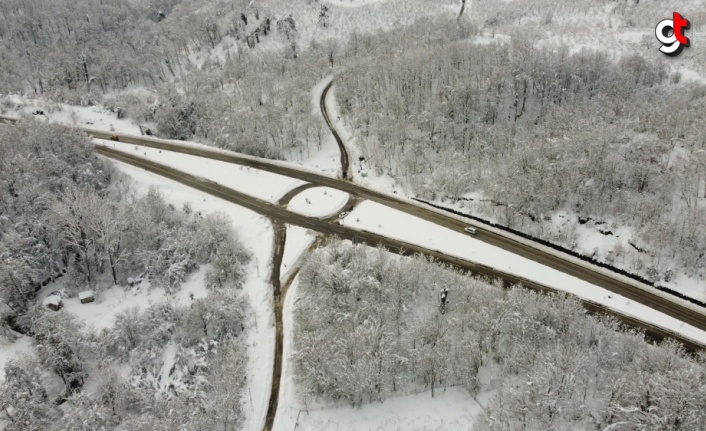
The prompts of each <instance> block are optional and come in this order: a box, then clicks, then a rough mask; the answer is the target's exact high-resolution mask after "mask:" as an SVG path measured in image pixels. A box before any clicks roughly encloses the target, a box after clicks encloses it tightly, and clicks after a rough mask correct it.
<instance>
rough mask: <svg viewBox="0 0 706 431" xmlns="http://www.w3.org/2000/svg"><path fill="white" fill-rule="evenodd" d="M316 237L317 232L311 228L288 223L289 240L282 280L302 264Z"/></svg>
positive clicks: (283, 262)
mask: <svg viewBox="0 0 706 431" xmlns="http://www.w3.org/2000/svg"><path fill="white" fill-rule="evenodd" d="M315 239H316V234H315V233H314V232H312V231H311V230H309V229H306V228H303V227H299V226H291V225H287V241H286V242H285V244H284V254H283V256H282V267H281V268H280V281H284V280H286V279H287V278H288V277H289V274H290V273H291V272H292V270H293V269H295V268H297V267H298V266H299V265H300V263H301V259H302V258H303V253H304V252H305V251H306V250H307V249H308V248H309V247H310V246H311V244H313V243H314V240H315Z"/></svg>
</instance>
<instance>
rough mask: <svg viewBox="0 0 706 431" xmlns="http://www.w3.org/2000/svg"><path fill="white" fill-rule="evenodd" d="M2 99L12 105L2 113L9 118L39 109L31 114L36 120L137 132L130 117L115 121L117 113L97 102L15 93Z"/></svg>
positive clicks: (136, 127) (137, 127)
mask: <svg viewBox="0 0 706 431" xmlns="http://www.w3.org/2000/svg"><path fill="white" fill-rule="evenodd" d="M2 100H4V101H5V102H6V103H11V104H12V106H14V109H10V110H9V111H8V112H7V113H5V115H6V116H8V117H15V118H17V117H19V116H20V115H24V114H27V115H32V114H34V113H35V112H37V111H41V112H42V114H41V115H33V118H34V119H35V120H37V121H43V122H47V123H56V124H63V125H65V126H69V127H89V128H93V129H100V130H105V131H110V132H119V133H129V134H133V135H139V134H140V128H139V126H138V125H136V124H134V123H133V122H132V120H130V119H129V118H124V119H120V120H118V118H117V114H116V113H114V112H111V111H109V110H108V109H106V108H104V107H103V106H100V105H95V106H74V105H68V104H66V103H55V102H47V101H45V100H42V99H32V98H27V97H21V96H14V95H13V96H6V97H4V98H3V99H2Z"/></svg>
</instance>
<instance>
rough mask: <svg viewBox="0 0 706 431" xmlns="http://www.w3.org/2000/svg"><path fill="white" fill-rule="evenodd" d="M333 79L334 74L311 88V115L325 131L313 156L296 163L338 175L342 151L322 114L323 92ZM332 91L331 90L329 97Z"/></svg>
mask: <svg viewBox="0 0 706 431" xmlns="http://www.w3.org/2000/svg"><path fill="white" fill-rule="evenodd" d="M332 79H333V75H329V76H327V77H325V78H324V79H322V80H321V81H319V82H318V83H317V84H316V85H315V86H314V88H313V89H312V90H311V115H312V116H314V117H315V118H317V119H318V120H319V121H320V127H321V130H322V133H323V137H322V139H321V146H320V147H319V148H317V149H316V151H314V153H313V154H312V155H311V157H309V158H307V159H304V160H297V161H295V163H297V164H300V165H302V166H306V167H308V168H311V169H315V170H317V171H320V172H321V173H324V174H326V175H329V176H333V177H335V176H338V175H339V174H340V172H341V152H340V150H339V149H338V144H337V143H336V139H335V138H334V137H333V135H332V134H331V132H330V131H329V128H328V126H327V125H326V121H325V120H324V117H323V115H322V114H321V107H320V104H319V102H320V101H321V93H323V91H324V89H325V88H326V86H327V85H328V84H329V83H330V82H331V80H332ZM330 94H331V92H330V91H329V94H328V95H329V97H330Z"/></svg>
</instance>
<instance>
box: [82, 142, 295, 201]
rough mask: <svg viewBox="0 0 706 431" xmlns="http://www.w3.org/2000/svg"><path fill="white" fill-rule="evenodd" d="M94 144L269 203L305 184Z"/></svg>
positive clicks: (128, 146) (117, 145)
mask: <svg viewBox="0 0 706 431" xmlns="http://www.w3.org/2000/svg"><path fill="white" fill-rule="evenodd" d="M96 143H97V145H102V146H106V147H112V148H115V149H116V150H118V151H121V152H124V153H127V154H132V155H135V156H139V157H142V158H144V159H147V160H151V161H154V162H158V163H162V164H165V165H168V166H171V167H173V168H174V169H179V170H180V171H183V172H186V173H189V174H192V175H198V176H201V177H204V178H206V179H209V180H211V181H215V182H217V183H218V184H221V185H223V186H226V187H229V188H231V189H233V190H237V191H239V192H241V193H245V194H247V195H250V196H253V197H256V198H258V199H262V200H265V201H268V202H270V203H275V202H277V201H278V200H279V199H280V198H281V197H282V196H284V195H285V194H286V193H287V192H288V191H290V190H292V189H294V188H296V187H299V186H300V185H302V184H305V182H304V181H301V180H297V179H294V178H289V177H284V176H282V175H277V174H273V173H270V172H265V171H261V170H258V169H253V168H250V167H247V166H240V165H235V164H232V163H227V162H222V161H220V160H213V159H207V158H204V157H196V156H192V155H189V154H182V153H176V152H173V151H166V150H158V149H156V148H149V147H143V146H141V145H133V144H124V143H120V142H112V141H101V140H97V141H96Z"/></svg>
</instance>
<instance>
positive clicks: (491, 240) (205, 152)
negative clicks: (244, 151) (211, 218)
mask: <svg viewBox="0 0 706 431" xmlns="http://www.w3.org/2000/svg"><path fill="white" fill-rule="evenodd" d="M325 94H326V92H324V94H323V96H325ZM323 100H324V97H322V99H321V102H322V103H321V106H322V108H323V109H324V110H325V103H323ZM326 117H328V115H325V118H326ZM0 122H5V123H8V124H14V123H15V120H14V119H11V118H6V117H1V116H0ZM83 130H84V132H86V133H87V134H89V135H91V136H93V137H94V138H98V139H105V140H113V141H119V142H123V143H130V144H135V145H143V146H146V147H151V148H157V149H162V150H167V151H174V152H178V153H183V154H190V155H193V156H198V157H205V158H209V159H214V160H220V161H224V162H228V163H234V164H238V165H243V166H250V167H252V168H256V169H260V170H264V171H267V172H271V173H276V174H280V175H284V176H287V177H291V178H296V179H300V180H303V181H307V182H309V183H312V184H315V185H317V186H325V187H331V188H335V189H338V190H341V191H344V192H347V193H349V194H351V195H352V196H354V197H356V198H359V199H368V200H371V201H374V202H378V203H381V204H383V205H386V206H389V207H391V208H395V209H397V210H400V211H403V212H406V213H408V214H412V215H415V216H417V217H420V218H422V219H424V220H427V221H430V222H433V223H436V224H438V225H440V226H444V227H447V228H449V229H453V230H456V231H459V232H462V231H463V228H465V227H466V226H468V225H469V224H473V223H469V222H467V221H464V220H461V219H460V218H458V217H454V216H450V215H448V214H445V213H442V212H440V211H438V210H436V209H433V208H426V207H422V206H421V205H420V204H417V203H415V202H412V201H410V200H403V199H400V198H398V197H395V196H391V195H388V194H385V193H381V192H378V191H375V190H372V189H368V188H366V187H363V186H360V185H357V184H354V183H352V182H350V181H345V180H343V179H339V178H331V177H327V176H324V175H322V174H319V173H315V172H311V171H308V170H306V169H303V168H297V167H294V166H287V165H286V164H283V163H278V162H274V161H270V160H265V159H259V158H255V157H251V156H245V155H239V154H236V153H231V152H224V151H222V150H218V149H215V148H214V149H211V148H207V147H201V146H191V145H188V144H183V143H177V142H170V141H167V140H162V139H156V138H152V137H144V136H142V137H140V136H130V135H122V134H115V133H110V132H105V131H101V130H94V129H88V128H84V129H83ZM332 132H333V133H334V135H335V136H336V137H338V139H340V137H339V135H338V133H337V131H336V130H335V129H332ZM338 139H337V140H338ZM96 151H97V152H99V153H101V154H104V155H106V156H109V157H112V158H115V159H118V160H121V158H123V159H124V158H125V157H128V156H127V155H125V154H124V153H120V152H119V151H117V150H111V149H110V148H108V147H105V146H97V147H96ZM137 159H139V158H137ZM139 160H140V163H149V162H147V161H144V160H141V159H139ZM123 161H126V160H123ZM127 163H131V164H135V165H136V166H138V165H137V164H136V163H138V161H132V162H131V161H127ZM160 166H161V165H160ZM140 167H143V166H140ZM153 169H158V170H159V172H157V171H155V170H153V172H156V173H158V174H160V175H165V174H166V173H168V172H172V173H171V176H169V177H170V178H172V179H176V180H177V181H180V179H179V178H181V177H179V175H181V176H183V175H185V174H183V173H178V174H177V173H176V172H178V171H174V170H171V169H170V168H168V167H166V166H162V167H160V168H157V167H154V166H153ZM175 175H176V176H177V177H178V178H174V176H175ZM165 176H168V175H165ZM200 180H201V181H207V180H204V179H200ZM182 182H184V181H182ZM209 183H211V185H209V187H210V188H209V190H204V189H202V188H199V187H196V188H199V189H200V190H202V191H206V192H208V193H211V191H210V190H211V189H212V188H213V187H222V186H220V185H218V184H216V183H213V182H209ZM189 185H192V184H189ZM192 186H193V185H192ZM222 188H223V189H225V190H221V191H220V193H221V194H222V195H223V196H226V195H227V196H233V195H232V193H238V192H235V191H234V190H230V189H227V188H225V187H222ZM240 195H242V196H243V199H242V203H241V202H234V203H238V204H239V205H243V206H246V207H248V208H250V209H253V210H254V211H257V212H260V213H261V214H265V213H264V212H263V211H265V210H266V211H284V213H279V214H272V215H271V217H274V218H281V217H284V219H285V220H286V221H287V223H291V224H295V225H299V226H302V227H306V228H310V229H312V230H315V231H318V232H322V233H326V234H332V235H337V236H339V237H341V238H346V239H353V236H355V237H356V238H357V239H358V240H359V241H361V242H364V243H368V244H371V245H377V244H381V245H384V246H386V247H388V248H390V249H391V250H400V249H404V250H406V251H408V252H412V253H423V254H427V255H430V256H433V257H435V258H437V259H439V260H440V261H444V262H447V263H451V264H454V265H455V266H458V267H462V268H464V269H468V270H471V271H473V272H476V273H480V274H485V275H489V276H493V277H496V276H499V277H500V278H502V279H504V280H506V281H508V282H510V283H517V282H521V283H522V284H523V285H525V286H526V287H530V288H534V286H536V287H539V286H541V285H539V284H538V283H534V282H532V281H529V280H521V279H520V278H519V277H516V276H514V275H511V274H501V273H500V272H498V271H496V270H494V269H492V268H485V267H481V266H480V265H477V264H473V263H470V262H467V261H463V262H462V264H461V265H458V264H457V263H458V262H456V263H454V260H460V259H456V258H454V257H451V256H446V255H443V254H442V253H439V252H437V251H433V250H426V249H423V248H421V247H418V246H415V245H412V244H404V243H400V242H399V241H394V240H390V239H388V238H385V237H381V236H378V235H373V234H370V233H367V232H357V231H354V230H352V229H347V228H343V227H342V226H338V225H333V224H329V223H325V222H322V221H316V220H312V219H309V218H306V217H304V216H299V215H296V214H294V213H291V212H289V211H286V210H282V209H280V208H276V209H272V210H271V209H269V208H254V207H252V206H253V205H255V204H254V203H253V202H252V198H249V197H247V196H246V195H243V194H240ZM223 196H219V197H223ZM224 199H225V197H224ZM226 200H230V201H231V202H232V200H231V199H226ZM245 203H247V205H246V204H245ZM257 205H260V204H257ZM267 205H268V206H270V207H271V206H272V205H270V204H267ZM473 225H474V226H475V227H476V229H477V231H478V234H477V235H476V239H478V240H480V241H483V242H486V243H488V244H491V245H494V246H497V247H499V248H502V249H504V250H506V251H509V252H511V253H514V254H517V255H520V256H522V257H525V258H528V259H531V260H534V261H536V262H538V263H541V264H543V265H546V266H548V267H550V268H554V269H556V270H559V271H562V272H564V273H566V274H569V275H572V276H574V277H577V278H579V279H582V280H585V281H587V282H589V283H592V284H594V285H597V286H600V287H603V288H605V289H607V290H609V291H612V292H614V293H616V294H619V295H622V296H624V297H626V298H628V299H630V300H632V301H636V302H638V303H641V304H644V305H646V306H648V307H651V308H653V309H655V310H657V311H660V312H662V313H665V314H667V315H669V316H671V317H674V318H676V319H679V320H681V321H683V322H685V323H688V324H690V325H692V326H694V327H696V328H699V329H701V330H704V331H706V312H705V311H703V310H698V309H697V308H696V307H695V306H694V305H692V304H689V303H687V302H686V301H683V300H680V299H678V298H669V297H667V295H665V294H662V293H660V292H658V291H657V290H655V289H653V288H651V287H649V286H646V285H640V284H639V283H637V282H635V281H632V280H626V279H624V278H623V277H621V276H619V275H617V274H616V275H615V276H612V275H611V274H609V273H606V272H604V271H602V270H600V269H599V268H598V267H593V266H592V265H590V264H588V263H583V262H578V261H575V260H573V259H572V258H570V257H569V256H568V255H562V254H561V253H560V252H557V251H553V250H547V249H544V248H540V247H539V246H534V245H532V244H531V243H529V241H527V240H522V239H519V238H516V237H514V236H512V235H510V234H506V233H503V232H498V231H495V230H489V229H487V228H486V227H484V226H482V225H476V224H473ZM539 290H549V291H554V290H553V289H551V288H549V287H546V286H542V287H541V288H540V289H539ZM592 308H593V309H602V310H603V311H606V310H605V307H603V306H601V305H599V304H594V306H592ZM611 313H612V314H614V315H620V314H619V313H616V312H611ZM621 319H622V320H623V321H626V322H629V321H630V320H632V321H634V322H633V323H635V325H636V326H639V327H643V328H647V327H648V326H649V325H647V324H639V323H637V320H636V319H633V318H629V317H627V316H622V317H621ZM655 328H656V327H654V328H653V329H654V331H656V332H654V334H655V335H658V334H659V333H662V334H663V335H665V334H666V332H665V331H662V330H657V329H655ZM660 331H661V332H660ZM672 336H674V338H680V339H681V338H683V337H680V336H676V334H672ZM692 344H693V343H692Z"/></svg>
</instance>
